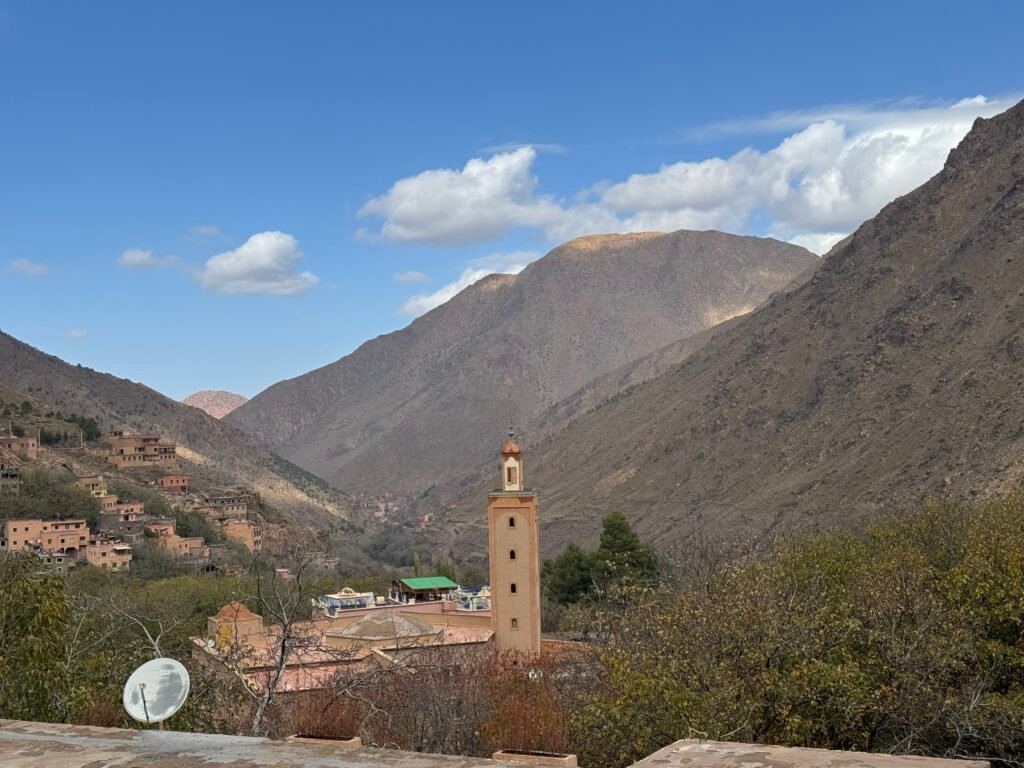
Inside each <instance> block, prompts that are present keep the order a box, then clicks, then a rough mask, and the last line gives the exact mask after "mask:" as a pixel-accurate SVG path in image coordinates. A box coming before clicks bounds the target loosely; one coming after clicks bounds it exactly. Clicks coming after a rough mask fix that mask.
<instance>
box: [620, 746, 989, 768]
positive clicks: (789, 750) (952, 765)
mask: <svg viewBox="0 0 1024 768" xmlns="http://www.w3.org/2000/svg"><path fill="white" fill-rule="evenodd" d="M634 765H635V766H637V767H638V768H639V767H640V766H642V768H990V765H989V763H988V762H987V761H985V760H950V759H946V758H941V757H916V756H913V755H887V754H881V753H878V752H845V751H842V750H838V749H805V748H803V747H771V746H764V745H761V744H741V743H738V742H731V741H700V740H697V739H684V740H683V741H677V742H675V743H674V744H669V745H668V746H667V747H665V748H663V749H659V750H658V751H657V752H655V753H654V754H653V755H650V756H649V757H645V758H644V759H643V760H641V761H640V762H638V763H635V764H634Z"/></svg>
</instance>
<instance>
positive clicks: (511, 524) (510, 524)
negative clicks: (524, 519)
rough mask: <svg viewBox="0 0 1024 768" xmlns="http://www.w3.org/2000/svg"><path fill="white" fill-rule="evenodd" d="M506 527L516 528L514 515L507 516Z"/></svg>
mask: <svg viewBox="0 0 1024 768" xmlns="http://www.w3.org/2000/svg"><path fill="white" fill-rule="evenodd" d="M508 527H509V528H515V527H516V516H515V515H509V517H508Z"/></svg>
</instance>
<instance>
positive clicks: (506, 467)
mask: <svg viewBox="0 0 1024 768" xmlns="http://www.w3.org/2000/svg"><path fill="white" fill-rule="evenodd" d="M501 466H502V473H501V479H502V487H501V490H503V491H521V490H523V488H524V487H525V486H524V485H523V452H522V450H521V449H520V448H519V443H517V442H516V439H515V434H514V433H513V431H512V430H511V429H509V431H508V440H506V441H505V444H504V445H503V446H502V447H501Z"/></svg>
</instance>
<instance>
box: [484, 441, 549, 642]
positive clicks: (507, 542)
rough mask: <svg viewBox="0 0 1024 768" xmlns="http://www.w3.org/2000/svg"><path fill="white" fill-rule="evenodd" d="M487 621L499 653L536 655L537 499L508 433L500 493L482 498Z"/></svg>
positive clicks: (538, 546) (537, 637) (521, 458)
mask: <svg viewBox="0 0 1024 768" xmlns="http://www.w3.org/2000/svg"><path fill="white" fill-rule="evenodd" d="M487 526H488V541H489V543H490V561H491V616H492V621H493V624H494V641H495V643H496V644H497V646H498V648H500V649H501V650H505V651H515V652H518V653H521V654H523V655H527V656H537V655H538V654H540V540H539V536H538V531H537V527H538V526H537V494H536V493H534V492H533V491H529V490H527V489H526V485H525V483H524V481H523V452H522V451H521V450H520V449H519V444H518V443H516V441H515V438H514V436H513V435H512V432H511V430H510V431H509V438H508V440H507V441H506V442H505V445H503V446H502V448H501V488H500V489H498V490H494V491H491V492H490V493H489V494H488V497H487Z"/></svg>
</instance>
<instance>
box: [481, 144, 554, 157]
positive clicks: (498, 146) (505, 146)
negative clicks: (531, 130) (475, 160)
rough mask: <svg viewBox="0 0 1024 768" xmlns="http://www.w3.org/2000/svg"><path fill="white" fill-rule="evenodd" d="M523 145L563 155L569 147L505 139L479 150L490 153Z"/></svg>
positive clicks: (511, 149)
mask: <svg viewBox="0 0 1024 768" xmlns="http://www.w3.org/2000/svg"><path fill="white" fill-rule="evenodd" d="M523 147H530V148H531V149H535V150H537V151H538V152H544V153H547V154H550V155H564V154H565V153H566V152H568V151H569V149H568V148H567V147H566V146H564V145H563V144H538V143H536V142H528V141H505V142H502V143H501V144H491V145H490V146H489V147H481V148H480V151H481V152H484V153H486V154H488V155H492V154H494V153H495V152H514V151H515V150H517V149H522V148H523Z"/></svg>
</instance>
